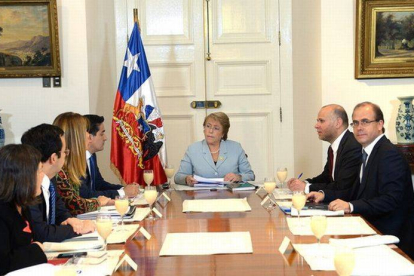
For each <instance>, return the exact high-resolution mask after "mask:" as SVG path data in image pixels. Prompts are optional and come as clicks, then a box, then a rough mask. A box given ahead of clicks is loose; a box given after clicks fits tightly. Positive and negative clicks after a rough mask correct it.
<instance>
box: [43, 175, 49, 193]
mask: <svg viewBox="0 0 414 276" xmlns="http://www.w3.org/2000/svg"><path fill="white" fill-rule="evenodd" d="M49 186H50V179H49V177H47V175H46V174H45V175H44V176H43V180H42V188H43V190H46V191H49Z"/></svg>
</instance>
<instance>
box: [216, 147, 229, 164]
mask: <svg viewBox="0 0 414 276" xmlns="http://www.w3.org/2000/svg"><path fill="white" fill-rule="evenodd" d="M226 159H227V143H226V141H221V143H220V155H219V157H218V160H217V165H216V168H217V169H218V168H219V167H220V166H221V164H223V163H224V161H226Z"/></svg>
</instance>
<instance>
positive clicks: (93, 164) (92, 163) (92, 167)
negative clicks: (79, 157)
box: [89, 155, 96, 191]
mask: <svg viewBox="0 0 414 276" xmlns="http://www.w3.org/2000/svg"><path fill="white" fill-rule="evenodd" d="M89 166H90V171H91V190H92V191H95V172H96V161H95V158H94V156H93V155H91V157H90V158H89Z"/></svg>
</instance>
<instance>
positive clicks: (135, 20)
mask: <svg viewBox="0 0 414 276" xmlns="http://www.w3.org/2000/svg"><path fill="white" fill-rule="evenodd" d="M134 22H135V23H137V24H138V29H139V32H141V26H140V25H139V19H138V9H134Z"/></svg>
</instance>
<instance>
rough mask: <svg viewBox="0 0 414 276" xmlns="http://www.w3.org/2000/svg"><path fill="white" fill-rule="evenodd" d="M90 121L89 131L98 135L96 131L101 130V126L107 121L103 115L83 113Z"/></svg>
mask: <svg viewBox="0 0 414 276" xmlns="http://www.w3.org/2000/svg"><path fill="white" fill-rule="evenodd" d="M83 117H85V118H86V119H88V121H89V126H88V133H89V134H92V135H93V136H96V133H97V132H98V131H99V126H100V125H101V124H102V123H103V122H104V121H105V118H104V117H103V116H98V115H95V114H87V115H83Z"/></svg>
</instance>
